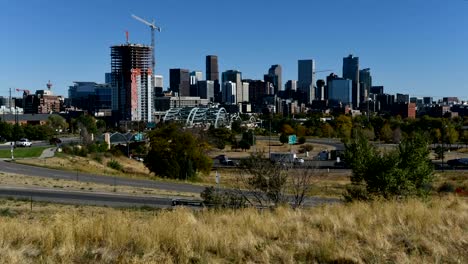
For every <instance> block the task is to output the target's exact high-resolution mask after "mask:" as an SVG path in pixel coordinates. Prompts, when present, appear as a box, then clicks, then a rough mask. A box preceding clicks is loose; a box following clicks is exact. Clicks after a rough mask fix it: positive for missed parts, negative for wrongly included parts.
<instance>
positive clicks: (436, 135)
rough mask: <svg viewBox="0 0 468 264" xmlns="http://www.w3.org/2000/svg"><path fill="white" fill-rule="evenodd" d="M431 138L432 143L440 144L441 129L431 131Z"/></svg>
mask: <svg viewBox="0 0 468 264" xmlns="http://www.w3.org/2000/svg"><path fill="white" fill-rule="evenodd" d="M430 137H431V142H432V143H439V142H440V139H441V138H442V133H441V132H440V129H439V128H433V129H432V130H431V131H430Z"/></svg>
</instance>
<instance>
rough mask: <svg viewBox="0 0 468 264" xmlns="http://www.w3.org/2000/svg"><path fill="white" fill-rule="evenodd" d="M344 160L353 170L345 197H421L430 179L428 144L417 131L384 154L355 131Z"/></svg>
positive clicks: (431, 167) (430, 167)
mask: <svg viewBox="0 0 468 264" xmlns="http://www.w3.org/2000/svg"><path fill="white" fill-rule="evenodd" d="M345 160H346V161H347V162H348V164H349V165H350V166H351V169H352V171H353V173H352V176H351V182H352V188H349V189H348V192H347V194H346V195H345V196H346V197H347V198H348V199H371V198H372V197H374V196H381V197H384V198H387V199H390V198H392V197H395V196H398V197H408V196H423V195H425V194H427V191H428V188H427V187H428V186H429V184H430V183H431V181H432V179H433V166H432V163H431V161H430V159H429V147H428V143H427V141H426V139H425V138H423V137H422V136H420V135H419V134H415V136H414V137H412V138H406V139H404V140H403V141H402V142H401V143H400V144H399V146H398V149H396V150H394V151H390V152H387V153H380V152H379V151H378V150H377V149H376V147H375V146H373V145H372V144H370V143H369V141H368V140H367V139H366V138H365V137H364V136H363V135H362V134H358V135H357V136H356V137H355V138H354V139H353V140H352V142H351V143H349V144H346V151H345ZM361 187H362V188H361ZM360 188H361V189H360ZM356 190H360V191H356Z"/></svg>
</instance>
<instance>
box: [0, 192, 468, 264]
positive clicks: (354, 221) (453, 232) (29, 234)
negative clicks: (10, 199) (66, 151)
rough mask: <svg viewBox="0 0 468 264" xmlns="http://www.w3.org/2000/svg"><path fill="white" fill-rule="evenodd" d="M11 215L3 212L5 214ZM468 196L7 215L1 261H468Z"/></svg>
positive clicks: (0, 238) (0, 231)
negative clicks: (223, 208) (219, 208)
mask: <svg viewBox="0 0 468 264" xmlns="http://www.w3.org/2000/svg"><path fill="white" fill-rule="evenodd" d="M0 215H2V214H0ZM467 248H468V202H467V200H464V199H461V198H453V197H446V198H443V199H439V198H434V200H432V201H430V202H427V203H424V202H421V201H414V200H412V201H407V202H384V201H381V202H373V203H353V204H349V205H329V206H323V207H318V208H313V209H305V210H296V211H294V210H291V209H285V208H280V209H277V210H274V211H258V210H255V209H246V210H241V211H201V212H195V211H192V210H189V209H177V210H175V211H161V212H157V213H155V212H142V211H121V210H114V209H102V211H100V212H99V211H98V212H96V210H90V211H87V210H83V209H76V210H71V211H69V212H60V211H58V210H57V211H55V212H49V213H48V214H40V215H32V216H31V215H30V216H28V214H27V213H26V212H20V213H19V214H18V215H15V214H13V215H11V214H3V216H0V262H2V263H41V262H42V263H295V262H303V263H314V262H315V263H329V262H333V261H336V262H335V263H354V262H356V263H363V262H365V263H384V262H389V263H467V261H468V253H467Z"/></svg>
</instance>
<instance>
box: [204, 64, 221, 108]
mask: <svg viewBox="0 0 468 264" xmlns="http://www.w3.org/2000/svg"><path fill="white" fill-rule="evenodd" d="M206 80H207V81H213V82H214V97H215V101H217V102H220V101H221V96H220V94H221V90H220V84H219V69H218V56H216V55H208V56H206Z"/></svg>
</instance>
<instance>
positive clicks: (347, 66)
mask: <svg viewBox="0 0 468 264" xmlns="http://www.w3.org/2000/svg"><path fill="white" fill-rule="evenodd" d="M343 78H344V79H349V80H351V81H352V83H353V92H352V94H353V100H352V104H353V108H357V107H359V103H360V97H361V93H360V91H359V57H353V55H349V56H348V57H345V58H343Z"/></svg>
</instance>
